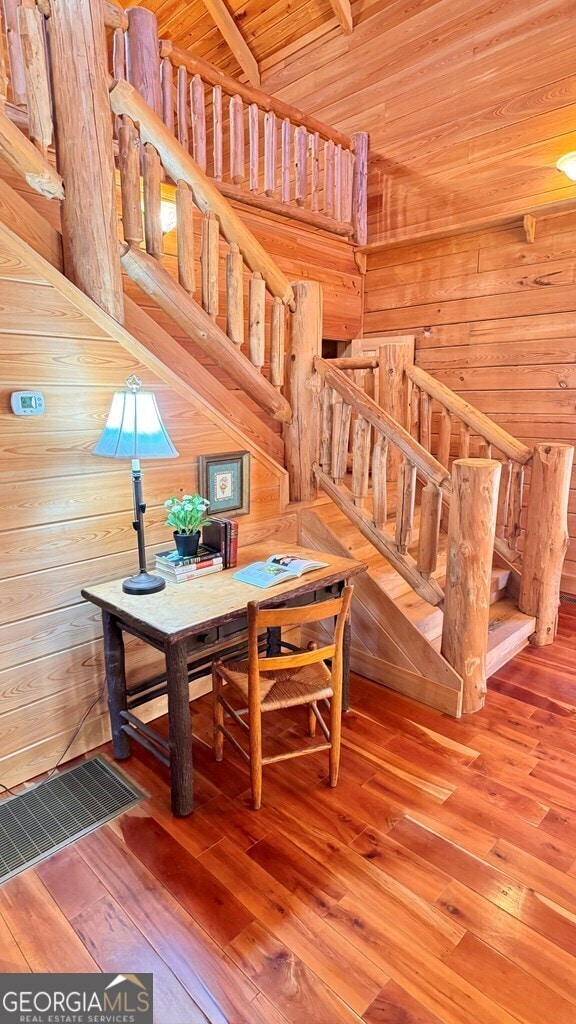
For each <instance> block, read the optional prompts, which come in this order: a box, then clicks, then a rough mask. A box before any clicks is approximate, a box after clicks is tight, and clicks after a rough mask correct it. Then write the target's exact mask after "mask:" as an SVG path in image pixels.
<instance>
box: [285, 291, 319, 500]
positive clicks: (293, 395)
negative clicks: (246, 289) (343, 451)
mask: <svg viewBox="0 0 576 1024" xmlns="http://www.w3.org/2000/svg"><path fill="white" fill-rule="evenodd" d="M292 288H293V291H294V296H295V300H296V301H295V305H296V308H295V311H294V313H293V314H292V316H291V318H290V319H291V325H290V327H291V329H290V344H289V349H288V356H287V364H286V366H287V372H286V398H287V399H288V402H289V403H290V405H291V407H292V422H291V423H288V424H287V425H286V426H285V428H284V442H285V452H286V468H287V469H288V475H289V480H290V500H291V501H313V500H314V499H315V498H316V496H317V493H318V488H317V485H316V479H315V476H314V471H313V466H314V463H316V462H318V461H319V458H320V425H321V416H320V380H319V377H318V374H317V373H316V371H315V369H314V359H315V357H316V356H321V355H322V288H321V286H320V284H319V283H318V282H317V281H297V282H296V283H294V284H293V285H292Z"/></svg>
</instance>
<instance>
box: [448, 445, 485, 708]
mask: <svg viewBox="0 0 576 1024" xmlns="http://www.w3.org/2000/svg"><path fill="white" fill-rule="evenodd" d="M499 477H500V463H499V462H494V461H491V460H489V459H457V460H456V461H455V462H454V463H453V465H452V497H451V501H450V516H449V521H448V559H447V565H446V587H445V596H444V621H443V624H442V647H441V651H442V654H443V656H444V657H445V658H446V660H447V661H448V662H449V664H450V665H452V668H454V669H455V670H456V672H458V674H459V675H460V676H462V679H463V694H462V710H463V712H464V713H465V714H469V713H471V712H473V711H479V710H480V708H482V707H483V706H484V701H485V698H486V649H487V637H488V620H489V613H490V587H491V577H492V556H493V551H494V532H495V527H496V503H497V498H498V482H499Z"/></svg>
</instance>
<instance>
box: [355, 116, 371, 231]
mask: <svg viewBox="0 0 576 1024" xmlns="http://www.w3.org/2000/svg"><path fill="white" fill-rule="evenodd" d="M369 140H370V136H369V135H368V132H356V133H355V134H354V135H353V136H352V142H353V143H354V170H353V172H352V224H353V227H354V234H353V236H352V241H353V242H354V243H355V245H366V242H367V241H368V143H369Z"/></svg>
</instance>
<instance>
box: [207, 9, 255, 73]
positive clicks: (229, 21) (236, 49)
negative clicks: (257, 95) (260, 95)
mask: <svg viewBox="0 0 576 1024" xmlns="http://www.w3.org/2000/svg"><path fill="white" fill-rule="evenodd" d="M203 3H204V6H205V8H206V10H207V11H208V13H209V14H210V16H211V18H212V20H213V21H214V22H215V24H216V26H217V28H218V29H219V30H220V32H221V34H222V35H223V36H224V39H225V40H226V42H227V43H228V46H229V47H230V49H231V50H232V53H233V54H234V56H235V57H236V60H237V61H238V63H239V65H240V67H241V68H242V70H243V72H244V73H245V75H247V77H248V81H249V82H251V83H252V85H258V86H259V85H260V71H259V70H258V64H257V63H256V58H255V57H254V54H253V53H252V51H251V50H250V48H249V46H248V44H247V43H246V41H245V39H244V38H243V37H242V34H241V32H240V29H239V28H238V26H237V24H236V22H235V21H234V18H233V17H232V15H231V14H230V11H229V10H228V8H227V7H226V4H225V3H224V0H203Z"/></svg>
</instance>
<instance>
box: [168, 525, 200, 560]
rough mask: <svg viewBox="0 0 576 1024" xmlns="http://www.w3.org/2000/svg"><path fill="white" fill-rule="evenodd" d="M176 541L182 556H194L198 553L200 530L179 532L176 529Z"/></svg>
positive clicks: (177, 548)
mask: <svg viewBox="0 0 576 1024" xmlns="http://www.w3.org/2000/svg"><path fill="white" fill-rule="evenodd" d="M174 542H175V544H176V550H177V552H178V554H179V555H181V556H182V558H193V557H194V555H197V554H198V544H199V543H200V530H198V532H197V533H177V532H176V530H174Z"/></svg>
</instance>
